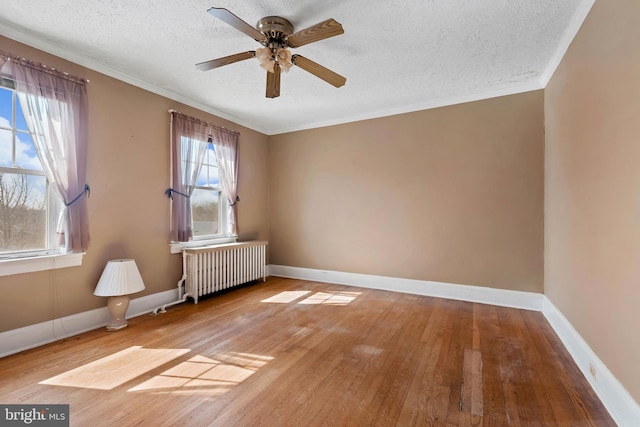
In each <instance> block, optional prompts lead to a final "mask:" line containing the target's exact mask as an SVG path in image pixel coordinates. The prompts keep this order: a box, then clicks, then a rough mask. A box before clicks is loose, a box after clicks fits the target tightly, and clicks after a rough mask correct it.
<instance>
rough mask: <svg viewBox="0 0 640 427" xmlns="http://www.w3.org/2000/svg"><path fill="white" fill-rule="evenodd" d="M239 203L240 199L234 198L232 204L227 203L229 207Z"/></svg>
mask: <svg viewBox="0 0 640 427" xmlns="http://www.w3.org/2000/svg"><path fill="white" fill-rule="evenodd" d="M239 201H240V197H239V196H236V200H235V202H233V203H229V206H235V205H236V204H237V203H238V202H239Z"/></svg>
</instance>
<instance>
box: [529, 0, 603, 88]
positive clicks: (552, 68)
mask: <svg viewBox="0 0 640 427" xmlns="http://www.w3.org/2000/svg"><path fill="white" fill-rule="evenodd" d="M594 3H595V0H585V1H583V2H582V3H580V6H578V9H576V12H575V13H574V14H573V18H571V22H570V23H569V27H568V28H567V29H566V31H565V32H564V36H562V39H561V40H560V43H559V44H558V47H557V48H556V51H555V53H554V54H553V56H552V57H551V59H550V60H549V63H548V64H547V67H546V68H545V69H544V71H543V72H542V74H541V75H540V80H539V82H540V85H541V86H542V87H547V84H549V81H550V80H551V77H553V73H555V72H556V69H557V68H558V66H559V65H560V62H562V58H564V55H565V54H566V53H567V50H568V49H569V46H570V45H571V42H572V41H573V39H574V38H575V36H576V34H578V31H579V30H580V27H582V23H583V22H584V21H585V19H587V15H588V14H589V12H590V11H591V7H592V6H593V4H594Z"/></svg>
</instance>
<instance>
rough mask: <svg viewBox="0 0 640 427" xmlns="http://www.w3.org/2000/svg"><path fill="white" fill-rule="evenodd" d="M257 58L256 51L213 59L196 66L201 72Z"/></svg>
mask: <svg viewBox="0 0 640 427" xmlns="http://www.w3.org/2000/svg"><path fill="white" fill-rule="evenodd" d="M255 56H256V52H255V51H254V50H250V51H248V52H242V53H236V54H235V55H229V56H225V57H222V58H218V59H212V60H211V61H205V62H200V63H199V64H196V68H197V69H198V70H201V71H207V70H211V69H213V68H218V67H222V66H223V65H229V64H233V63H234V62H238V61H244V60H245V59H250V58H253V57H255Z"/></svg>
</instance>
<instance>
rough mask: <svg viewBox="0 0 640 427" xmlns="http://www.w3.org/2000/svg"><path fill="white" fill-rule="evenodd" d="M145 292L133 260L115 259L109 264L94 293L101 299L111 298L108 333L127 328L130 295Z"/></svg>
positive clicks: (108, 304) (108, 302)
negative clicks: (126, 317) (126, 315)
mask: <svg viewBox="0 0 640 427" xmlns="http://www.w3.org/2000/svg"><path fill="white" fill-rule="evenodd" d="M142 290H144V283H143V282H142V276H140V272H139V271H138V266H137V265H136V262H135V261H134V260H132V259H115V260H111V261H109V262H108V263H107V265H106V267H105V268H104V271H103V272H102V276H100V280H99V281H98V286H96V290H95V291H94V292H93V294H94V295H96V296H99V297H109V300H108V301H107V307H108V308H109V317H110V319H109V323H108V324H107V331H117V330H120V329H123V328H126V327H127V321H126V319H125V314H126V313H127V308H129V296H128V295H129V294H133V293H136V292H140V291H142Z"/></svg>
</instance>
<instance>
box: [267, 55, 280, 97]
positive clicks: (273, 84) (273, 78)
mask: <svg viewBox="0 0 640 427" xmlns="http://www.w3.org/2000/svg"><path fill="white" fill-rule="evenodd" d="M279 96H280V65H279V64H278V63H277V62H276V63H275V64H273V73H271V72H269V71H267V98H277V97H279Z"/></svg>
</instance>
